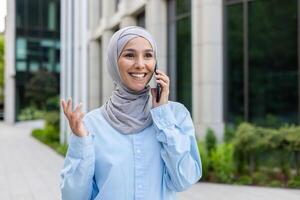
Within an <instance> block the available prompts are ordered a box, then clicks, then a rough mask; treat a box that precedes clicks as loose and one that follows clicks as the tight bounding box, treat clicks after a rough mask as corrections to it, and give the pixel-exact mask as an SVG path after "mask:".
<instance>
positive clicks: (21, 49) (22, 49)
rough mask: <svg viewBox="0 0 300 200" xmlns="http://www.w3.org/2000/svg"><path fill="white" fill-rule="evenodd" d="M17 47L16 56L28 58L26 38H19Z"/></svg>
mask: <svg viewBox="0 0 300 200" xmlns="http://www.w3.org/2000/svg"><path fill="white" fill-rule="evenodd" d="M16 43H17V49H16V53H17V55H16V58H17V59H26V56H27V55H26V54H27V41H26V39H24V38H17V42H16Z"/></svg>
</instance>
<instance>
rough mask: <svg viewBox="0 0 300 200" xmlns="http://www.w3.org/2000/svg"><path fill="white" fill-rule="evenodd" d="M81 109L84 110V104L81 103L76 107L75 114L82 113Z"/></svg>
mask: <svg viewBox="0 0 300 200" xmlns="http://www.w3.org/2000/svg"><path fill="white" fill-rule="evenodd" d="M81 108H82V102H80V103H79V104H78V105H77V106H76V108H75V110H74V112H80V111H81Z"/></svg>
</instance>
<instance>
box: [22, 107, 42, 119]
mask: <svg viewBox="0 0 300 200" xmlns="http://www.w3.org/2000/svg"><path fill="white" fill-rule="evenodd" d="M44 115H45V111H42V110H38V109H37V108H35V107H34V106H30V107H27V108H24V109H22V110H21V112H20V114H19V115H18V117H17V118H18V120H20V121H25V120H33V119H43V118H44Z"/></svg>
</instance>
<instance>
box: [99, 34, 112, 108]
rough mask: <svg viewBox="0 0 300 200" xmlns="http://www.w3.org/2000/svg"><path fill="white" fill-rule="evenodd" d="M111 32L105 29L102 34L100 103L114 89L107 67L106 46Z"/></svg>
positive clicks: (107, 97)
mask: <svg viewBox="0 0 300 200" xmlns="http://www.w3.org/2000/svg"><path fill="white" fill-rule="evenodd" d="M113 34H114V32H113V31H111V30H106V31H104V32H103V34H102V58H103V59H102V104H103V103H105V102H106V101H107V100H108V99H109V97H110V96H111V94H112V91H113V90H114V83H113V80H112V79H111V77H110V76H109V72H108V69H107V46H108V43H109V40H110V38H111V37H112V35H113Z"/></svg>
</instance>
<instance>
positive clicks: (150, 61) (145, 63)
mask: <svg viewBox="0 0 300 200" xmlns="http://www.w3.org/2000/svg"><path fill="white" fill-rule="evenodd" d="M154 65H155V56H154V51H153V49H152V47H151V44H150V43H149V41H148V40H146V39H144V38H142V37H136V38H133V39H132V40H130V41H129V42H128V43H127V44H126V45H125V47H124V48H123V51H122V52H121V54H120V57H119V60H118V66H119V72H120V76H121V79H122V82H123V84H124V85H126V86H127V87H128V88H129V89H131V90H133V91H141V90H143V89H144V88H145V87H146V85H147V84H148V83H149V81H150V79H151V77H152V74H153V71H154Z"/></svg>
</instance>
